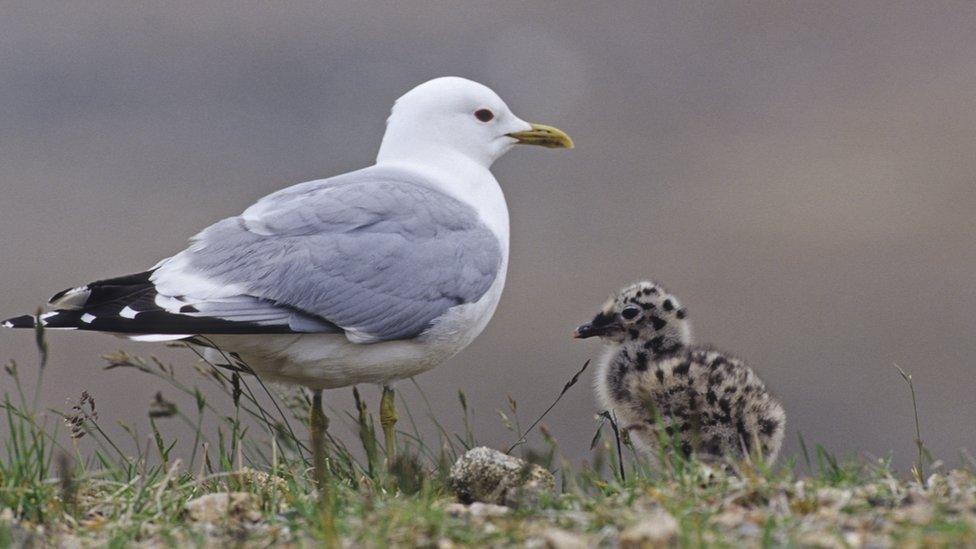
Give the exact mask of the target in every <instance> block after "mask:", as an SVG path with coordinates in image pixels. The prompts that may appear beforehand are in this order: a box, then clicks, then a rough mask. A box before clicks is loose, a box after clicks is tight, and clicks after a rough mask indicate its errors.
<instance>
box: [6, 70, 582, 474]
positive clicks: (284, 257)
mask: <svg viewBox="0 0 976 549" xmlns="http://www.w3.org/2000/svg"><path fill="white" fill-rule="evenodd" d="M520 143H522V144H529V145H541V146H544V147H550V148H572V146H573V145H572V141H571V140H570V138H569V137H568V136H567V135H566V134H565V133H563V132H562V131H560V130H558V129H556V128H553V127H550V126H543V125H540V124H530V123H528V122H525V121H524V120H522V119H520V118H519V117H517V116H515V115H514V114H513V113H512V112H511V111H510V110H509V108H508V106H507V105H506V104H505V102H503V101H502V100H501V98H500V97H498V95H497V94H495V92H493V91H492V90H491V89H489V88H487V87H485V86H483V85H481V84H478V83H476V82H472V81H470V80H466V79H463V78H456V77H445V78H437V79H434V80H431V81H428V82H426V83H424V84H421V85H419V86H417V87H416V88H414V89H412V90H410V91H409V92H407V93H406V94H405V95H403V96H402V97H401V98H400V99H398V100H397V101H396V103H395V104H394V106H393V109H392V111H391V114H390V117H389V119H388V120H387V127H386V133H385V135H384V136H383V141H382V144H381V145H380V150H379V154H378V155H377V157H376V163H375V164H374V165H372V166H370V167H367V168H363V169H361V170H357V171H354V172H350V173H346V174H342V175H338V176H335V177H331V178H328V179H320V180H316V181H309V182H307V183H301V184H299V185H295V186H292V187H288V188H285V189H282V190H280V191H277V192H275V193H272V194H270V195H268V196H266V197H264V198H262V199H261V200H259V201H258V202H257V203H256V204H254V205H253V206H251V207H250V208H247V209H246V210H245V211H244V212H243V213H242V214H241V215H239V216H236V217H230V218H227V219H224V220H222V221H218V222H217V223H215V224H213V225H211V226H210V227H208V228H206V229H204V230H203V231H202V232H200V233H199V234H197V235H196V236H194V237H193V238H192V239H191V243H190V245H189V247H188V248H187V249H185V250H183V251H182V252H180V253H178V254H176V255H174V256H173V257H170V258H167V259H164V260H162V261H160V262H159V263H158V264H156V265H155V266H154V267H152V268H150V269H148V270H146V271H143V272H140V273H137V274H132V275H127V276H121V277H117V278H110V279H106V280H100V281H97V282H92V283H90V284H86V285H84V286H79V287H75V288H71V289H68V290H65V291H63V292H60V293H58V294H56V295H55V296H54V297H53V298H52V299H51V301H50V306H51V308H52V310H51V311H50V312H47V313H44V314H42V315H40V316H39V317H38V318H39V319H40V322H41V324H42V325H43V326H44V327H46V328H52V329H77V330H92V331H100V332H110V333H114V334H119V335H123V336H125V337H128V338H130V339H133V340H138V341H171V340H185V341H187V342H188V343H189V344H190V345H193V346H196V347H197V348H198V349H199V350H200V352H202V353H205V354H206V356H207V358H208V359H209V360H210V361H212V362H214V363H217V364H222V365H228V366H237V367H245V368H248V369H249V370H252V371H253V372H254V373H255V374H257V375H258V376H259V377H261V378H263V379H267V380H272V381H280V382H287V383H296V384H300V385H304V386H306V387H308V388H310V389H311V390H312V394H313V406H312V420H313V421H312V438H313V447H314V448H315V450H316V466H317V467H319V466H321V464H322V463H324V462H322V461H321V460H323V459H324V457H322V456H324V454H322V452H323V450H322V448H321V446H322V444H321V436H322V435H321V430H322V429H323V428H324V427H322V426H323V425H324V422H325V418H324V415H323V414H322V396H321V395H322V390H323V389H328V388H335V387H344V386H347V385H352V384H356V383H366V382H369V383H377V384H381V385H383V387H384V389H383V398H382V401H381V405H380V412H381V418H380V419H381V424H382V426H383V429H384V433H385V439H386V446H387V452H388V456H392V455H393V452H394V448H395V440H394V425H395V423H396V420H397V418H396V411H395V407H394V398H393V397H394V394H393V389H392V386H391V384H392V383H393V382H394V381H395V380H398V379H403V378H407V377H411V376H414V375H416V374H419V373H421V372H424V371H426V370H429V369H431V368H433V367H435V366H437V365H438V364H440V363H442V362H444V361H445V360H447V359H448V358H450V357H451V356H453V355H454V354H455V353H457V352H458V351H460V350H461V349H463V348H464V347H466V346H467V345H468V344H470V343H471V342H472V341H473V340H474V339H475V338H476V337H477V336H478V334H480V333H481V331H482V330H483V329H484V328H485V326H486V325H487V323H488V321H489V319H490V318H491V316H492V314H493V313H494V311H495V307H496V306H497V305H498V300H499V298H500V296H501V293H502V288H503V286H504V284H505V272H506V268H507V266H508V245H509V223H508V207H507V205H506V203H505V197H504V195H503V193H502V190H501V187H500V186H499V185H498V182H497V181H496V180H495V177H494V176H493V175H492V173H491V171H489V169H490V167H491V165H492V163H493V162H494V161H495V160H497V159H498V158H499V157H501V156H502V155H503V154H505V153H506V152H507V151H508V150H509V149H511V148H512V147H513V146H514V145H516V144H520ZM34 323H35V318H34V317H33V316H29V315H25V316H21V317H17V318H12V319H9V320H7V321H4V322H3V325H4V326H6V327H10V328H32V327H34ZM228 362H230V363H233V364H228Z"/></svg>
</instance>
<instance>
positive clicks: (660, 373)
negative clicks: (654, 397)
mask: <svg viewBox="0 0 976 549" xmlns="http://www.w3.org/2000/svg"><path fill="white" fill-rule="evenodd" d="M654 375H655V376H656V377H657V381H658V383H664V370H662V369H661V368H658V369H657V370H654Z"/></svg>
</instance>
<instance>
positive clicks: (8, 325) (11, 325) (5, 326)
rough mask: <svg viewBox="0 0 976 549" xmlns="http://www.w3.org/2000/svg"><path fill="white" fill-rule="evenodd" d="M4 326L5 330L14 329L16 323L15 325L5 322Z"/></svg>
mask: <svg viewBox="0 0 976 549" xmlns="http://www.w3.org/2000/svg"><path fill="white" fill-rule="evenodd" d="M2 326H3V327H4V328H13V327H14V323H13V322H4V323H3V324H2Z"/></svg>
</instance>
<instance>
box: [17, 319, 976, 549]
mask: <svg viewBox="0 0 976 549" xmlns="http://www.w3.org/2000/svg"><path fill="white" fill-rule="evenodd" d="M37 345H38V349H39V357H40V358H39V363H38V368H39V369H40V371H39V374H40V375H38V376H37V383H36V385H35V386H34V387H33V388H28V387H24V385H23V383H22V376H21V368H20V366H18V365H16V364H13V363H10V364H8V365H7V366H6V367H5V369H4V370H5V372H4V374H3V375H4V378H3V381H2V384H0V389H2V391H3V398H2V416H3V421H4V423H5V426H4V429H3V431H2V432H3V435H2V436H3V438H2V439H0V443H2V452H0V547H10V546H24V545H43V546H48V545H53V546H58V545H72V546H77V545H82V546H110V547H124V546H130V545H134V544H153V545H163V546H183V545H187V544H189V545H197V546H205V545H215V544H226V543H234V544H237V545H241V546H248V547H250V546H253V547H259V546H262V547H263V546H268V545H272V544H274V545H294V546H324V545H344V546H355V547H359V546H367V547H385V546H389V545H399V546H521V545H526V544H537V545H538V544H543V543H546V542H547V540H548V541H549V542H552V543H554V544H555V543H556V542H557V541H559V540H565V539H566V538H567V537H569V538H574V539H576V540H577V541H581V542H582V543H584V544H587V545H591V546H599V545H603V546H614V545H616V544H618V543H621V542H624V543H627V542H631V543H639V542H640V541H641V540H642V539H643V541H644V542H648V543H649V539H650V538H648V537H647V536H648V535H652V534H647V532H648V530H646V528H645V529H644V530H641V528H640V525H642V524H643V525H644V526H645V527H647V526H651V527H654V528H657V529H658V530H657V534H653V535H662V536H664V537H663V538H661V539H666V540H670V543H672V544H678V545H683V546H717V547H724V546H739V545H750V546H780V545H820V546H857V545H863V544H867V543H871V542H879V543H888V544H898V545H906V546H928V545H941V546H959V545H974V544H976V474H974V472H973V470H972V469H971V468H962V469H956V470H944V469H943V468H942V466H941V465H940V464H939V462H936V461H935V460H933V459H932V456H931V455H930V454H929V452H928V451H927V450H926V449H925V447H924V445H923V444H922V441H921V433H920V431H919V428H918V418H917V410H918V408H917V403H916V402H915V400H914V385H913V382H912V378H911V376H910V375H908V374H907V373H906V372H904V371H901V370H900V369H899V371H900V372H901V374H902V376H903V378H904V379H905V381H906V383H907V384H908V385H909V387H910V389H911V392H912V398H913V405H915V411H916V424H915V429H916V430H915V433H914V439H915V441H916V444H917V445H918V449H919V455H918V461H917V463H916V464H915V465H914V466H913V468H912V471H911V473H910V474H901V473H899V472H897V471H895V470H893V468H892V466H891V463H890V461H888V460H880V461H876V462H867V461H863V460H856V459H841V458H838V457H836V456H834V455H832V454H831V453H829V452H828V451H826V450H825V449H824V448H823V447H821V446H818V445H815V446H813V447H812V449H811V448H810V447H808V445H807V442H806V441H805V440H803V439H802V437H801V438H800V441H799V442H800V448H801V453H800V455H798V456H793V457H788V458H785V459H783V460H782V461H781V462H780V463H779V465H777V466H776V467H766V466H764V465H762V464H754V463H749V462H740V463H734V464H730V468H729V469H728V470H726V469H715V468H710V467H708V466H706V465H704V464H701V463H699V462H697V461H695V460H684V459H679V458H676V457H675V456H674V455H673V454H669V455H662V456H661V459H659V460H658V461H657V462H655V463H654V464H652V463H649V462H646V461H644V460H641V459H638V458H637V456H636V454H635V453H634V451H633V448H632V447H630V446H629V445H628V444H627V441H626V440H622V439H621V437H620V436H619V433H618V432H617V430H616V425H615V424H614V423H613V417H612V416H611V415H610V414H602V415H600V416H597V419H596V421H595V422H594V428H595V429H596V434H595V436H594V437H593V444H592V450H593V456H592V459H591V460H590V461H588V462H584V463H581V464H572V463H569V462H568V461H567V460H566V459H565V458H563V457H562V456H561V453H560V451H559V447H558V444H557V442H556V441H555V440H554V439H553V437H552V436H551V434H550V433H549V432H548V431H547V430H546V429H545V426H544V424H541V423H540V422H539V420H536V421H535V422H533V423H531V424H530V426H529V427H528V428H527V429H523V428H522V427H521V425H522V423H521V421H520V419H519V409H518V403H517V402H515V401H514V400H512V399H509V402H508V407H507V411H505V412H501V411H500V412H499V414H500V415H501V418H502V421H503V422H505V424H506V426H508V427H510V429H511V430H512V432H513V434H514V435H515V440H516V443H515V444H513V445H512V447H510V448H507V450H508V451H509V452H512V451H514V450H516V449H517V450H519V451H521V453H522V455H523V456H524V457H526V458H527V459H530V460H531V461H534V462H536V463H538V464H540V465H542V466H544V467H546V468H548V469H549V470H551V471H553V472H554V473H555V474H556V476H557V479H558V481H559V482H558V486H559V488H558V490H557V492H556V493H553V494H550V495H548V496H545V497H543V498H542V499H541V500H540V501H538V502H537V503H535V504H533V505H531V506H529V507H527V508H520V509H517V510H498V509H494V510H493V509H490V508H489V509H488V511H493V512H490V513H489V512H486V508H484V507H478V506H472V507H464V506H461V505H459V504H457V503H455V501H454V498H453V495H452V493H451V490H450V488H449V485H448V480H447V477H448V470H449V468H450V466H451V464H452V463H453V462H454V461H455V460H456V459H457V457H458V456H459V455H461V454H462V453H463V452H465V451H466V450H467V449H470V448H471V447H474V446H476V445H477V444H478V441H477V437H476V436H475V434H474V433H473V432H472V430H471V428H470V422H469V414H470V410H469V408H468V402H467V398H466V396H465V394H464V392H463V391H460V392H459V394H458V401H459V408H460V411H461V418H462V420H461V423H462V425H463V428H464V432H463V433H452V432H450V431H448V429H447V428H446V427H445V426H444V425H442V424H441V422H440V421H439V420H438V418H436V417H434V415H433V414H432V413H431V412H430V409H429V406H428V407H427V410H425V411H424V412H423V413H416V414H415V412H417V411H415V410H410V409H409V408H408V407H405V403H404V402H403V401H401V403H400V407H401V411H402V413H403V414H404V416H405V417H404V419H403V420H401V422H400V425H401V426H402V427H404V429H403V430H401V431H400V432H399V433H398V440H399V448H397V449H396V456H397V457H396V459H395V460H393V463H392V464H391V465H390V466H389V467H387V464H386V456H387V455H388V450H389V449H388V448H385V445H384V443H383V442H382V441H381V440H380V437H377V429H376V420H375V418H374V414H373V413H372V411H371V410H369V409H368V408H367V406H366V404H365V401H364V400H363V399H361V398H359V395H358V392H356V393H354V394H355V397H356V398H355V402H356V407H355V410H352V411H336V410H330V411H329V412H328V415H329V416H330V419H331V420H332V426H331V432H335V431H337V429H335V427H336V426H337V424H342V423H345V424H347V425H349V426H352V427H353V431H354V432H356V433H358V435H359V436H358V438H359V440H358V441H356V444H355V448H349V447H347V446H346V444H345V443H344V442H343V441H341V440H339V439H336V438H333V437H332V436H331V435H327V445H328V459H327V467H328V469H327V472H328V475H326V479H327V480H325V481H323V482H326V483H327V484H328V490H326V491H324V492H320V491H319V490H318V489H317V487H316V485H315V482H314V481H313V480H312V478H311V474H310V467H311V460H312V453H311V452H310V450H309V446H308V442H307V441H306V440H305V438H304V434H305V433H306V432H307V428H306V427H307V425H306V422H307V421H308V420H307V410H308V406H309V404H310V403H309V399H308V396H307V395H305V394H304V393H302V392H293V393H288V394H279V393H277V392H276V391H275V389H274V388H271V387H266V386H264V385H263V384H262V383H261V382H260V380H258V379H257V378H254V377H252V376H248V375H246V372H227V371H224V370H220V369H217V368H214V367H212V366H211V365H209V364H206V363H205V362H201V363H199V364H198V365H197V367H196V376H195V379H194V380H193V381H192V382H189V381H186V380H182V379H180V378H179V376H177V373H176V370H175V369H174V368H173V367H171V366H169V365H166V364H163V363H162V362H160V361H158V360H156V359H152V358H150V359H142V358H139V357H135V356H131V355H128V354H125V353H114V354H112V355H108V356H106V361H107V366H106V367H107V368H109V369H115V370H120V371H129V372H132V373H133V374H135V375H145V376H150V377H151V378H153V380H154V382H155V383H158V384H159V386H160V389H161V391H162V392H160V393H159V394H158V395H157V397H156V399H155V400H154V402H153V403H152V405H151V406H150V408H149V410H147V416H148V417H147V419H146V423H147V424H148V428H149V437H145V438H144V437H143V436H142V435H140V434H139V432H138V429H137V426H126V431H127V432H128V433H129V436H130V437H131V439H132V440H131V441H129V442H128V443H127V444H123V443H122V441H118V440H113V439H112V438H110V437H109V436H108V435H107V434H106V431H105V429H103V427H102V422H104V421H110V418H108V417H107V416H108V415H110V414H109V412H108V411H105V410H100V409H99V408H98V406H97V404H96V401H95V396H97V395H95V396H93V395H91V394H88V393H84V394H82V396H81V398H80V399H79V400H78V401H77V402H76V403H74V404H73V405H72V406H71V407H70V408H69V409H68V410H65V411H54V410H39V409H37V407H36V403H37V401H38V395H39V394H40V392H41V390H42V383H43V371H44V368H45V365H46V354H47V351H46V345H45V344H44V334H43V332H41V331H39V332H38V334H37ZM583 368H584V369H585V366H584V367H583ZM582 371H583V370H580V372H579V373H577V374H576V376H574V378H573V379H572V380H570V382H569V383H567V384H566V385H565V386H564V387H563V389H562V391H561V392H560V393H559V395H558V397H557V398H556V402H558V399H559V398H562V396H563V395H564V394H566V392H567V391H569V390H570V389H571V388H572V386H573V385H574V384H575V383H576V381H577V380H578V379H579V376H580V374H581V373H582ZM204 385H211V386H213V387H216V388H217V390H218V392H219V394H221V395H222V396H221V397H220V398H219V399H217V400H216V401H211V400H208V399H207V398H206V397H204V392H203V391H202V389H201V387H202V386H204ZM414 387H415V388H416V389H417V390H418V391H419V390H420V387H419V386H418V385H414ZM353 390H354V391H355V389H353ZM173 391H175V392H178V393H182V394H184V395H187V396H189V397H192V400H191V401H192V402H193V403H194V405H193V407H192V408H191V409H189V410H182V409H180V408H178V407H177V406H176V405H175V404H173V403H172V402H170V401H169V400H167V398H166V397H165V396H164V394H165V393H170V392H173ZM421 396H423V393H422V391H421ZM424 398H426V397H424ZM554 405H555V402H554V403H553V406H554ZM549 409H550V410H551V409H552V406H550V408H549ZM547 412H548V410H547ZM540 419H541V418H540ZM425 421H426V422H431V423H433V425H434V427H435V428H436V431H437V433H438V435H437V437H436V440H425V439H424V438H423V437H422V436H421V434H420V433H421V429H420V424H422V423H423V422H425ZM174 422H178V423H181V424H183V425H185V426H186V427H188V428H189V429H190V430H191V432H192V433H193V440H192V451H191V453H190V455H189V456H185V455H184V457H183V458H180V457H178V456H176V455H175V452H174V447H175V445H176V442H177V441H176V439H175V438H173V437H171V436H169V435H168V434H167V430H168V429H170V428H171V427H172V425H173V423H174ZM62 426H63V427H64V428H62ZM537 426H539V429H538V431H539V432H538V434H536V435H533V433H534V430H535V428H536V427H537ZM205 427H207V428H205ZM213 433H216V435H215V436H214V435H213ZM615 435H616V436H615ZM662 442H663V443H664V444H665V445H666V444H667V441H662ZM123 447H125V448H130V447H134V448H135V450H134V451H131V452H126V451H124V450H123V449H122V448H123ZM503 449H504V448H503ZM656 463H660V465H658V464H656ZM798 463H799V464H800V466H797V464H798ZM801 469H802V470H805V471H806V472H805V473H800V472H799V471H800V470H801ZM927 472H930V473H931V474H929V473H927ZM926 475H927V476H926ZM227 493H238V495H235V496H234V499H233V500H232V501H233V502H234V503H233V504H231V505H225V506H224V507H223V508H221V507H220V506H219V505H209V506H208V505H207V504H206V503H207V502H208V501H209V502H211V503H212V501H213V500H215V499H220V498H226V496H225V495H223V494H227ZM322 494H326V495H325V496H323V495H322ZM201 498H203V499H201ZM208 498H209V499H208ZM208 513H209V516H208V515H207V514H208ZM652 531H653V528H652ZM642 532H643V533H642ZM662 532H663V534H662ZM560 536H561V537H560ZM642 536H643V538H642Z"/></svg>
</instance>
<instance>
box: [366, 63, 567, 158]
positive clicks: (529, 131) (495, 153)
mask: <svg viewBox="0 0 976 549" xmlns="http://www.w3.org/2000/svg"><path fill="white" fill-rule="evenodd" d="M519 143H524V144H529V145H541V146H544V147H550V148H572V147H573V142H572V141H571V140H570V139H569V136H567V135H566V134H565V133H563V132H562V131H560V130H558V129H556V128H553V127H550V126H543V125H540V124H530V123H528V122H526V121H524V120H522V119H521V118H519V117H517V116H515V115H514V114H512V111H511V110H509V108H508V105H506V104H505V102H504V101H502V99H501V98H500V97H498V94H496V93H495V92H493V91H491V89H489V88H488V87H486V86H483V85H481V84H479V83H477V82H472V81H471V80H466V79H464V78H458V77H453V76H447V77H443V78H435V79H434V80H430V81H427V82H424V83H423V84H421V85H419V86H417V87H416V88H414V89H412V90H410V91H408V92H407V93H406V94H404V95H403V97H401V98H400V99H397V101H396V103H395V104H394V105H393V110H392V111H391V113H390V118H389V119H388V120H387V122H386V134H385V135H384V136H383V143H382V144H381V145H380V151H379V154H378V155H377V158H376V161H377V163H383V162H397V161H403V160H407V161H410V160H416V159H417V158H443V157H445V156H450V155H451V153H454V154H459V155H462V156H464V157H467V158H469V159H471V160H473V161H475V162H477V163H478V164H480V165H482V166H484V167H486V168H488V167H490V166H491V164H492V163H493V162H494V161H495V160H497V159H498V158H499V157H501V156H502V155H503V154H505V153H506V152H507V151H508V150H509V149H511V148H512V146H513V145H516V144H519Z"/></svg>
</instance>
